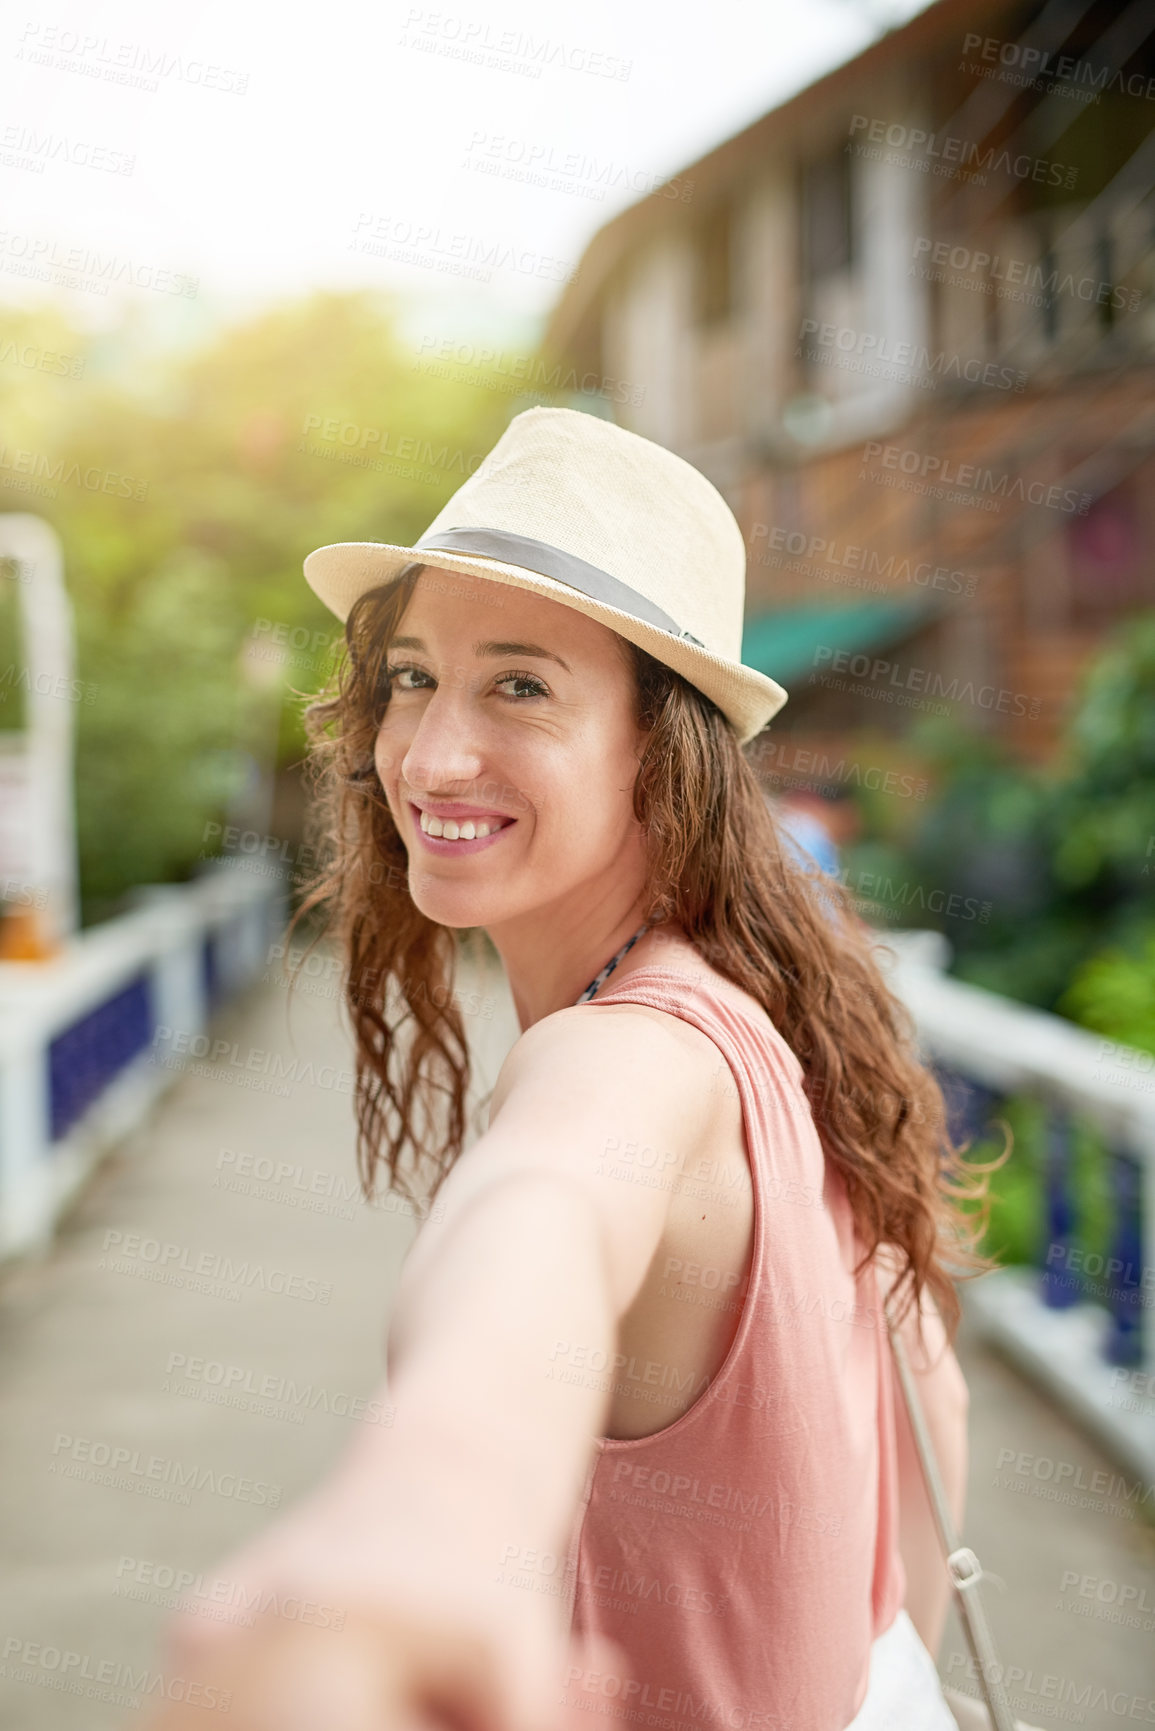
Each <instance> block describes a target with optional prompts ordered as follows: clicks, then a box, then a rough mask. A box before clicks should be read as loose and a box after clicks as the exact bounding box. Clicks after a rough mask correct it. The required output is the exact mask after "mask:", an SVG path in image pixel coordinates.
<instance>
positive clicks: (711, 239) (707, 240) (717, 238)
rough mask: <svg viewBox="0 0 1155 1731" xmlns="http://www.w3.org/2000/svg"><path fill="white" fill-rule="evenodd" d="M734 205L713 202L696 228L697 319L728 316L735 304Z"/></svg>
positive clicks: (701, 321)
mask: <svg viewBox="0 0 1155 1731" xmlns="http://www.w3.org/2000/svg"><path fill="white" fill-rule="evenodd" d="M733 229H734V223H733V209H732V206H731V204H730V201H729V199H728V198H727V199H722V200H720V201H718V202H715V203H714V204H713V205H712V206H711V207H710V209H709V210H708V211H707V213H706V215H705V217H704V218H703V220H702V222H701V225H700V226H699V229H698V323H699V324H703V325H706V324H714V323H716V322H717V321H719V320H721V319H727V318H729V316H730V314H731V312H732V311H733V304H734V265H733V256H732V255H733V244H734V237H733Z"/></svg>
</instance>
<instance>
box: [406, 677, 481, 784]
mask: <svg viewBox="0 0 1155 1731" xmlns="http://www.w3.org/2000/svg"><path fill="white" fill-rule="evenodd" d="M483 762H484V757H483V753H482V750H481V739H480V729H479V727H478V722H477V717H476V715H475V714H474V712H473V705H472V703H471V701H470V693H469V691H468V689H465V690H460V691H454V690H453V689H451V688H448V682H446V684H442V685H439V686H438V687H437V689H436V690H435V691H433V692H431V693H430V696H429V699H428V701H427V702H426V703H423V704H422V705H421V707H420V713H419V714H418V715H417V717H416V719H415V722H414V726H413V734H412V737H411V738H410V740H409V744H408V746H407V747H406V750H405V755H404V757H403V758H402V760H401V779H402V781H404V783H405V785H406V786H407V787H411V788H413V790H414V791H415V792H424V793H435V792H436V793H442V794H449V793H450V792H456V791H457V790H458V789H459V787H460V786H462V785H464V784H466V783H469V782H474V781H476V780H478V778H479V777H480V774H481V770H482V766H483Z"/></svg>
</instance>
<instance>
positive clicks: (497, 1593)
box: [154, 1005, 714, 1731]
mask: <svg viewBox="0 0 1155 1731" xmlns="http://www.w3.org/2000/svg"><path fill="white" fill-rule="evenodd" d="M713 1055H714V1048H713V1047H712V1045H710V1043H709V1042H708V1041H707V1040H706V1039H705V1036H703V1035H701V1034H700V1033H698V1032H697V1031H696V1030H694V1029H690V1028H688V1027H686V1025H685V1024H682V1023H677V1022H674V1021H673V1020H672V1019H671V1018H669V1017H665V1016H661V1015H660V1014H659V1013H658V1012H654V1011H647V1010H645V1009H642V1008H639V1007H637V1006H628V1005H620V1006H619V1005H605V1006H603V1007H600V1008H599V1009H598V1010H597V1011H596V1012H594V1013H592V1014H591V1013H590V1012H588V1011H586V1010H583V1009H573V1010H565V1011H561V1012H559V1013H558V1014H557V1015H555V1016H552V1017H548V1018H546V1020H545V1021H543V1022H541V1023H538V1024H536V1025H535V1026H534V1027H533V1028H531V1029H530V1030H528V1032H527V1033H526V1034H525V1035H524V1036H523V1037H522V1039H521V1040H520V1041H519V1042H518V1044H517V1046H516V1047H515V1048H514V1050H513V1052H512V1053H511V1054H510V1057H509V1058H508V1059H507V1061H506V1065H505V1067H504V1068H503V1070H502V1074H501V1076H500V1077H499V1079H498V1085H497V1089H496V1091H495V1095H494V1101H493V1106H492V1109H491V1122H490V1128H489V1130H488V1131H487V1132H486V1134H485V1135H484V1136H483V1137H481V1138H480V1140H479V1141H478V1142H477V1143H475V1144H474V1146H473V1147H472V1148H471V1149H470V1150H469V1151H468V1152H467V1153H466V1154H465V1155H463V1156H462V1157H461V1159H460V1160H459V1162H458V1164H457V1165H456V1167H455V1168H454V1169H453V1171H452V1172H451V1173H450V1175H449V1176H448V1178H447V1179H446V1180H445V1182H444V1184H443V1185H442V1187H441V1190H440V1192H439V1197H438V1199H439V1201H440V1202H441V1203H442V1204H443V1208H442V1209H440V1210H439V1218H438V1219H436V1220H434V1219H432V1218H430V1219H427V1220H426V1222H425V1224H424V1226H423V1227H422V1230H421V1233H420V1235H419V1237H418V1239H417V1241H416V1242H415V1243H414V1245H413V1247H412V1249H411V1251H410V1254H409V1256H408V1258H407V1259H406V1263H405V1265H404V1268H403V1271H402V1275H401V1280H400V1283H399V1287H398V1291H397V1294H396V1298H395V1303H394V1309H393V1314H392V1320H391V1326H390V1332H389V1378H388V1385H387V1387H386V1389H384V1390H383V1391H382V1394H383V1396H384V1399H385V1401H386V1402H389V1403H392V1406H393V1408H394V1423H393V1424H392V1426H389V1427H385V1426H374V1425H362V1426H358V1427H356V1431H357V1434H356V1436H355V1438H354V1440H353V1441H352V1443H351V1444H350V1446H349V1448H348V1450H347V1452H346V1455H345V1456H344V1458H343V1459H342V1461H341V1462H340V1463H339V1465H338V1468H337V1470H336V1471H335V1473H334V1474H333V1475H332V1476H331V1478H330V1479H329V1480H328V1481H326V1483H325V1484H324V1485H322V1486H321V1487H320V1489H319V1490H318V1491H317V1492H315V1493H314V1494H313V1495H312V1496H311V1497H310V1498H309V1499H307V1500H306V1502H305V1503H304V1504H302V1505H300V1507H299V1508H298V1509H296V1510H291V1511H290V1512H289V1514H288V1515H287V1516H285V1517H284V1518H283V1520H282V1521H281V1522H279V1523H278V1524H277V1526H275V1527H274V1528H272V1529H270V1530H269V1531H268V1532H267V1533H265V1534H263V1535H262V1536H261V1538H260V1539H258V1541H257V1542H256V1544H255V1545H253V1546H252V1547H250V1548H249V1549H248V1550H247V1551H244V1552H242V1553H240V1554H239V1556H238V1557H237V1559H235V1561H234V1562H233V1564H232V1567H231V1568H230V1569H229V1571H228V1572H229V1574H230V1576H231V1578H232V1579H234V1580H236V1579H238V1577H239V1578H241V1579H243V1580H244V1581H245V1583H246V1585H251V1584H253V1583H255V1584H257V1585H259V1586H261V1587H268V1586H272V1587H274V1589H275V1588H276V1587H278V1586H279V1587H280V1588H281V1589H282V1591H288V1592H293V1593H296V1594H297V1595H299V1596H307V1597H309V1598H311V1599H314V1600H325V1601H327V1602H328V1603H330V1604H337V1605H340V1606H341V1607H343V1608H344V1609H345V1610H347V1612H348V1614H349V1619H350V1622H349V1628H350V1631H353V1632H355V1630H356V1629H358V1628H359V1629H362V1630H363V1631H364V1630H365V1629H368V1631H369V1634H368V1637H367V1638H364V1637H362V1639H363V1645H361V1646H356V1647H355V1646H354V1644H353V1641H352V1635H350V1638H349V1639H345V1637H336V1638H334V1637H332V1636H329V1637H328V1639H327V1643H325V1644H323V1652H321V1650H320V1649H318V1648H317V1642H316V1641H315V1639H314V1637H313V1636H312V1635H311V1634H310V1633H309V1632H308V1631H306V1630H303V1629H300V1628H299V1627H298V1628H296V1629H293V1630H288V1631H284V1630H282V1631H279V1632H278V1633H277V1640H276V1642H273V1643H270V1639H269V1636H270V1630H269V1628H268V1626H267V1622H266V1623H265V1624H262V1623H261V1622H258V1625H257V1626H256V1628H255V1629H254V1630H252V1631H247V1630H243V1629H229V1628H224V1629H223V1630H222V1628H221V1626H220V1625H217V1626H216V1627H215V1628H214V1629H213V1631H212V1633H208V1632H206V1631H207V1624H206V1622H205V1621H204V1620H202V1619H198V1618H196V1617H195V1616H186V1617H185V1618H182V1619H178V1620H177V1622H176V1623H175V1624H174V1625H173V1629H172V1636H171V1641H170V1644H171V1648H172V1651H173V1653H174V1656H175V1658H176V1659H177V1661H178V1662H179V1665H180V1668H181V1670H182V1672H183V1675H184V1676H185V1677H188V1676H189V1674H190V1671H195V1670H196V1667H198V1666H200V1668H201V1670H202V1671H203V1670H204V1669H205V1667H206V1666H208V1667H209V1669H210V1672H211V1668H212V1667H213V1666H215V1667H216V1673H217V1674H218V1676H219V1677H221V1678H231V1679H233V1682H232V1684H231V1686H232V1687H234V1688H236V1689H237V1690H238V1691H239V1694H238V1698H237V1700H236V1701H235V1702H234V1715H233V1718H232V1720H231V1723H232V1724H233V1725H234V1726H235V1727H236V1728H237V1731H249V1724H250V1717H251V1722H252V1723H253V1724H254V1725H255V1724H256V1723H258V1719H259V1715H260V1714H262V1713H266V1714H267V1713H268V1712H269V1710H270V1705H273V1706H278V1705H279V1703H280V1702H281V1701H282V1700H283V1701H286V1702H289V1701H291V1702H292V1704H293V1707H294V1710H297V1709H298V1708H299V1707H300V1705H301V1701H302V1699H303V1698H304V1695H303V1691H304V1690H306V1689H307V1688H308V1687H313V1688H315V1689H316V1692H317V1699H318V1700H321V1699H324V1700H325V1701H326V1702H327V1703H328V1708H327V1709H326V1712H325V1713H324V1715H323V1722H324V1723H325V1725H326V1731H361V1728H362V1723H364V1724H365V1725H366V1726H368V1725H369V1724H370V1722H371V1723H372V1725H373V1728H374V1731H391V1728H392V1727H393V1726H394V1725H395V1724H396V1725H397V1726H398V1727H400V1726H401V1725H402V1724H408V1723H410V1722H412V1721H415V1720H418V1721H419V1720H420V1719H421V1717H423V1716H424V1717H429V1716H431V1713H432V1711H433V1709H434V1706H435V1705H436V1704H437V1703H441V1704H444V1705H448V1706H449V1707H450V1708H452V1712H451V1713H450V1717H456V1718H457V1720H458V1722H461V1723H468V1724H470V1725H472V1726H476V1727H479V1728H480V1731H543V1728H544V1727H547V1726H548V1725H549V1724H550V1723H551V1719H552V1720H554V1721H556V1716H557V1713H558V1708H557V1698H558V1697H557V1681H558V1678H559V1676H560V1667H561V1665H562V1663H563V1661H564V1658H565V1656H566V1655H565V1648H564V1640H565V1638H566V1636H567V1634H568V1614H564V1615H563V1610H562V1606H561V1605H560V1603H559V1602H558V1599H557V1597H556V1595H550V1594H549V1593H548V1592H547V1591H542V1592H527V1591H525V1590H524V1589H523V1588H519V1587H518V1586H514V1585H510V1584H508V1575H509V1573H518V1572H520V1571H521V1570H524V1569H525V1568H526V1567H527V1566H528V1567H529V1568H530V1569H532V1568H533V1567H534V1564H533V1563H532V1562H528V1563H527V1559H529V1558H534V1557H536V1558H540V1557H541V1556H543V1555H544V1554H546V1553H552V1554H553V1555H555V1556H558V1555H560V1556H561V1557H564V1555H565V1552H566V1549H567V1547H568V1542H569V1538H570V1536H571V1529H572V1524H573V1522H574V1519H575V1517H576V1513H577V1507H578V1503H579V1498H580V1494H581V1491H582V1488H583V1484H584V1478H585V1474H586V1472H587V1470H588V1466H589V1462H590V1459H591V1451H592V1447H593V1441H594V1438H595V1437H596V1436H597V1435H598V1434H600V1432H601V1431H602V1430H603V1429H604V1421H605V1418H606V1415H607V1413H608V1408H609V1401H610V1391H609V1389H608V1387H606V1386H603V1384H604V1383H606V1382H607V1381H608V1379H607V1378H605V1377H604V1376H602V1375H588V1376H587V1375H582V1376H579V1377H577V1378H576V1379H574V1380H563V1379H562V1378H561V1377H559V1376H558V1375H557V1374H555V1373H556V1371H557V1369H558V1366H559V1362H560V1361H561V1359H562V1358H563V1357H565V1358H567V1359H569V1360H570V1362H573V1359H572V1357H571V1354H572V1353H576V1354H577V1355H578V1356H579V1357H581V1358H582V1359H584V1360H585V1362H587V1363H588V1362H592V1363H593V1364H595V1365H596V1364H601V1365H605V1364H607V1363H609V1362H612V1356H613V1352H614V1348H615V1344H616V1336H617V1328H618V1323H619V1320H620V1318H621V1317H622V1316H623V1315H624V1313H625V1311H626V1310H627V1309H628V1308H629V1306H630V1304H631V1302H632V1300H633V1299H634V1297H635V1296H636V1294H637V1292H638V1291H639V1290H640V1287H641V1284H642V1282H643V1280H644V1278H645V1274H646V1271H647V1269H648V1267H649V1265H650V1262H651V1260H652V1258H653V1256H654V1253H655V1251H656V1250H657V1248H658V1245H659V1243H660V1240H661V1236H662V1232H663V1229H664V1225H665V1219H666V1213H667V1209H668V1206H669V1201H670V1197H671V1195H672V1194H673V1189H672V1188H671V1189H665V1190H664V1189H658V1188H653V1187H651V1186H649V1185H642V1184H632V1183H629V1182H623V1181H622V1180H621V1179H620V1178H618V1177H615V1176H612V1175H611V1170H610V1166H611V1163H610V1161H608V1160H607V1159H606V1157H605V1156H606V1151H607V1145H610V1144H613V1145H620V1142H622V1141H624V1142H630V1141H636V1142H638V1143H639V1145H645V1144H647V1143H649V1144H656V1145H658V1146H661V1147H663V1148H666V1149H669V1150H672V1151H673V1152H674V1153H675V1155H676V1158H677V1164H676V1166H673V1167H671V1171H676V1170H679V1169H681V1168H682V1166H683V1164H684V1162H685V1161H686V1160H687V1159H688V1158H689V1157H690V1156H691V1155H692V1154H693V1153H694V1152H695V1150H696V1149H697V1147H698V1144H699V1140H700V1137H701V1134H702V1132H703V1129H704V1122H705V1117H706V1115H707V1114H708V1110H709V1104H708V1103H709V1100H710V1098H711V1096H710V1089H709V1081H710V1077H711V1075H712V1070H713ZM601 1355H604V1356H601ZM503 1569H504V1571H505V1573H506V1580H505V1581H501V1580H499V1579H498V1578H497V1577H498V1576H499V1575H500V1574H501V1573H502V1572H503ZM342 1640H345V1646H344V1649H341V1648H340V1643H341V1641H342ZM278 1643H279V1644H278ZM340 1651H343V1652H344V1657H342V1658H340V1665H341V1666H343V1667H344V1670H343V1671H342V1674H341V1676H340V1677H338V1675H337V1669H338V1657H339V1652H340ZM319 1653H320V1657H319ZM202 1662H203V1663H202ZM198 1674H199V1673H198ZM350 1678H352V1681H350V1680H349V1679H350ZM342 1691H344V1693H342ZM358 1692H359V1693H358ZM346 1699H349V1700H350V1702H353V1703H354V1705H353V1706H351V1707H350V1710H349V1712H348V1713H347V1714H345V1713H343V1712H342V1711H335V1710H334V1703H337V1702H344V1701H345V1700H346ZM250 1703H251V1704H252V1705H251V1706H250ZM431 1704H433V1705H431ZM358 1714H359V1715H360V1716H358ZM188 1722H189V1723H192V1721H191V1719H190V1720H189V1721H188ZM260 1722H261V1723H264V1721H263V1720H260ZM319 1722H321V1721H319ZM185 1723H186V1721H185V1720H184V1719H182V1718H180V1717H179V1716H177V1717H166V1718H165V1719H164V1720H163V1722H162V1723H161V1724H160V1725H158V1726H157V1727H155V1728H154V1731H183V1727H184V1725H185Z"/></svg>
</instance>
